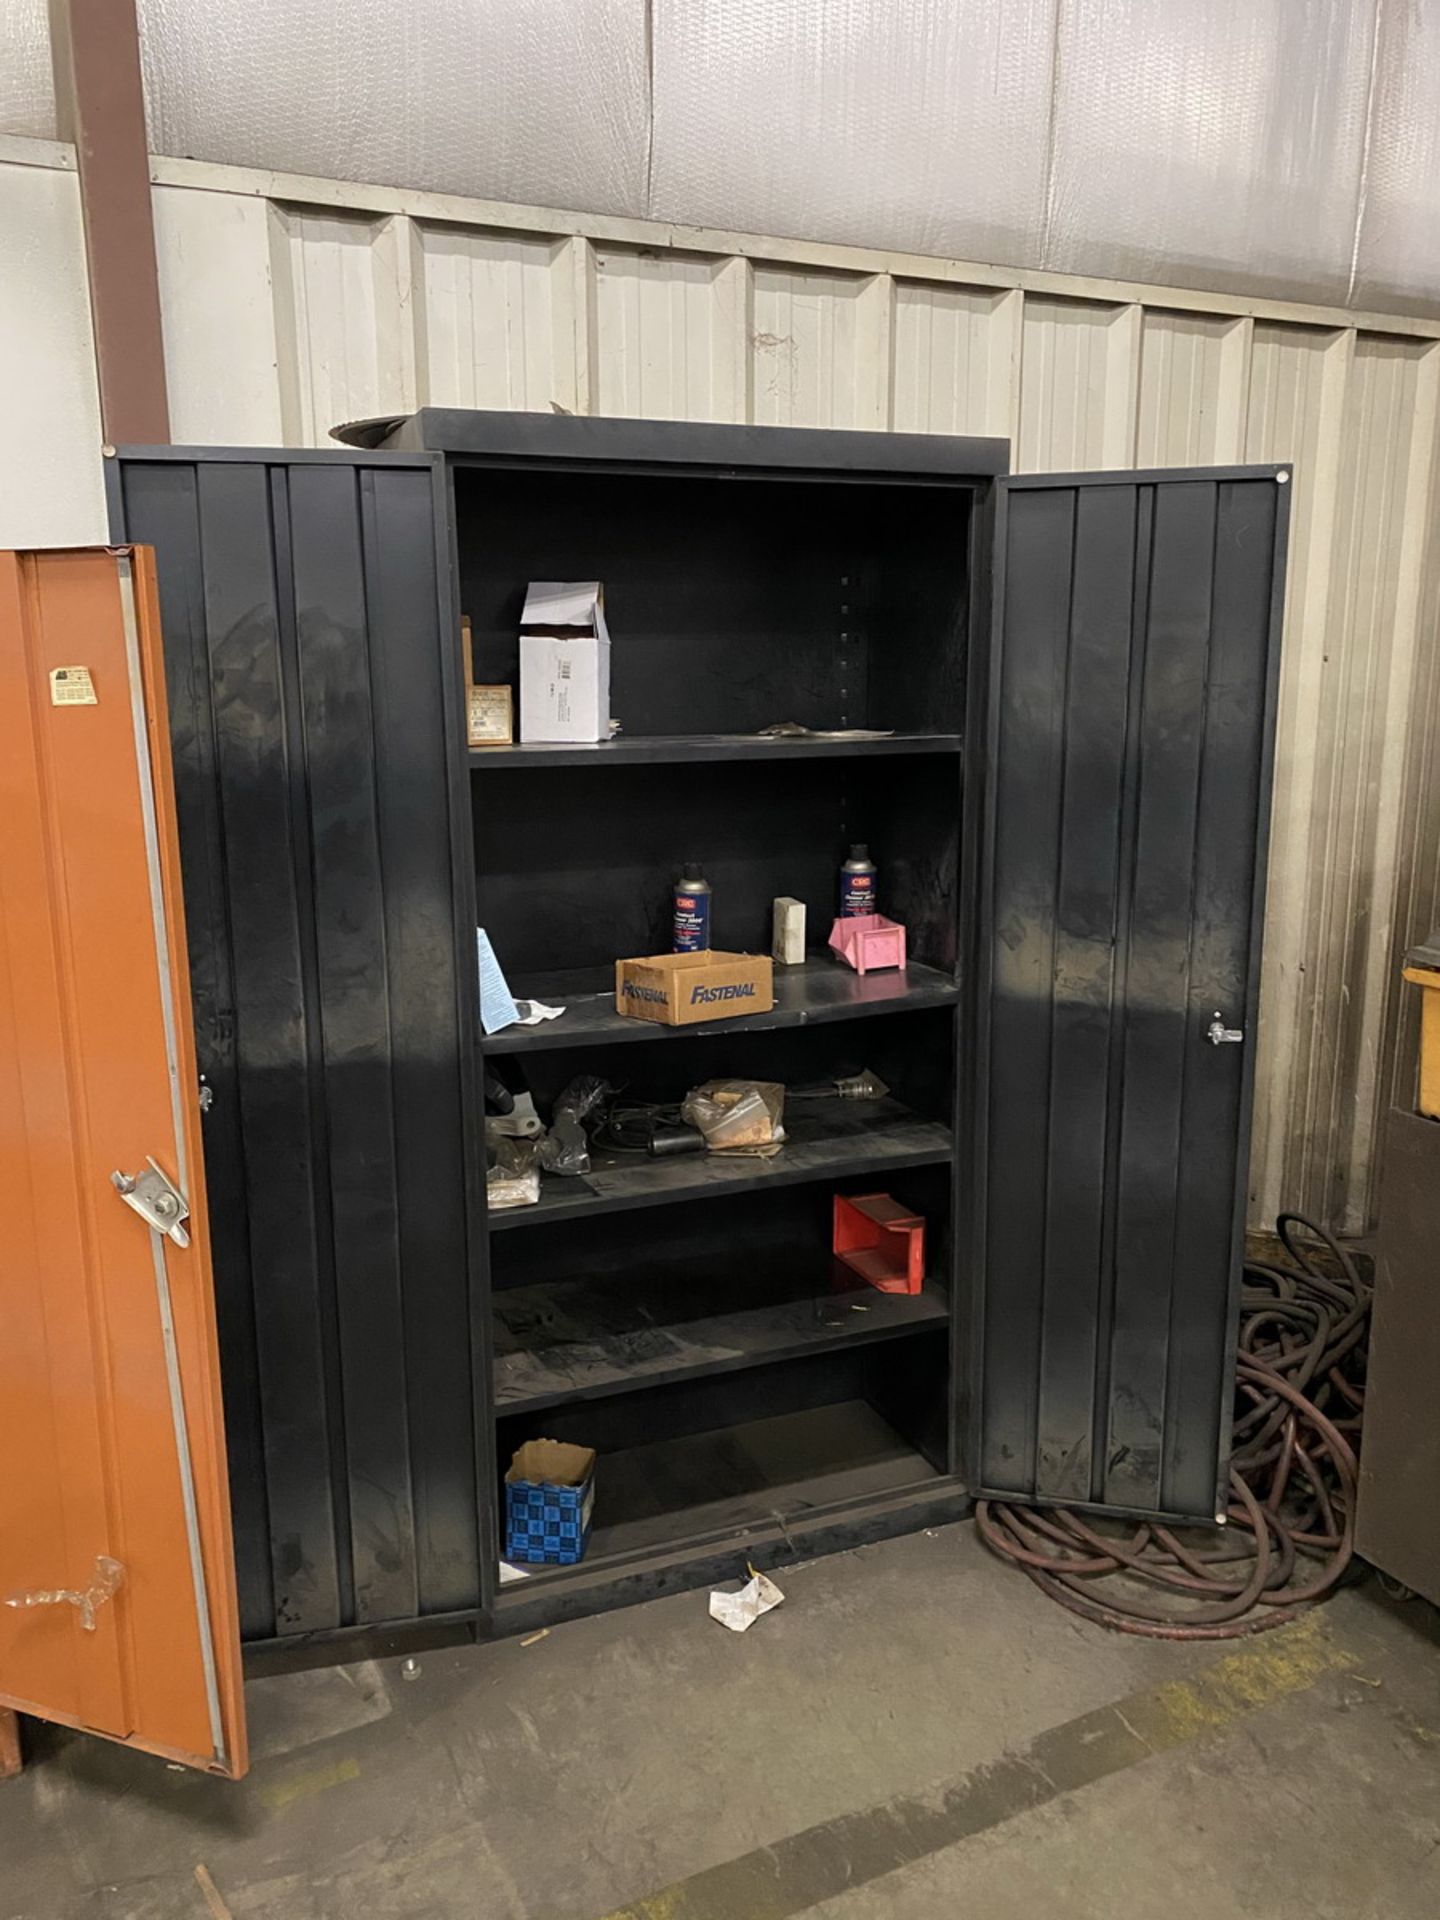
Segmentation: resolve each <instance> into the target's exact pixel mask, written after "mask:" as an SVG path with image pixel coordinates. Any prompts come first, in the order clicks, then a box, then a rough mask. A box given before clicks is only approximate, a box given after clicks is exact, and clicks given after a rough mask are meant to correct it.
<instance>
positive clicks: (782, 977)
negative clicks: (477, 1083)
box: [482, 955, 960, 1054]
mask: <svg viewBox="0 0 1440 1920" xmlns="http://www.w3.org/2000/svg"><path fill="white" fill-rule="evenodd" d="M535 997H536V998H538V999H541V1000H546V999H549V998H551V997H552V996H550V995H548V994H545V993H540V994H537V995H536V996H535ZM959 998H960V988H959V985H958V983H957V982H956V981H955V980H953V979H952V978H951V977H950V975H949V974H948V973H942V972H941V971H940V970H939V968H938V967H922V966H920V965H918V964H917V963H915V962H913V961H912V962H911V964H910V965H909V966H908V967H907V968H906V969H905V971H904V972H902V973H895V972H886V973H867V974H859V973H856V972H854V971H853V969H851V968H850V967H847V966H844V965H842V964H841V963H840V962H839V961H837V960H832V959H831V958H830V957H829V956H828V955H827V956H825V957H823V958H821V957H819V956H816V957H815V958H813V959H810V960H806V961H805V962H804V964H803V965H801V966H798V967H777V968H776V969H775V1005H774V1007H773V1008H772V1009H771V1011H770V1012H769V1013H755V1014H749V1015H745V1016H742V1017H741V1018H740V1019H738V1020H706V1021H703V1022H701V1023H699V1024H697V1025H695V1026H690V1027H667V1026H661V1025H660V1024H659V1023H658V1022H657V1021H654V1020H635V1019H632V1018H631V1017H630V1016H629V1015H628V1014H623V1013H617V1012H616V1010H615V994H614V990H613V988H612V987H607V988H606V990H605V991H604V992H603V993H584V994H577V995H575V996H574V997H573V998H568V999H566V1001H565V1012H564V1014H563V1015H562V1016H561V1018H560V1019H558V1020H546V1021H543V1022H542V1023H541V1025H539V1026H538V1027H506V1028H505V1029H504V1030H503V1031H502V1032H500V1033H492V1034H489V1035H487V1036H486V1038H485V1039H484V1041H483V1043H482V1044H483V1047H484V1051H485V1052H486V1053H488V1054H496V1053H545V1052H549V1051H551V1050H553V1049H555V1048H558V1047H596V1046H609V1045H612V1044H615V1043H620V1042H626V1043H628V1042H631V1041H637V1040H678V1039H682V1038H685V1037H687V1036H690V1037H694V1036H703V1035H706V1034H715V1033H744V1032H756V1033H765V1032H771V1031H773V1030H775V1029H776V1028H778V1027H806V1026H820V1025H822V1024H824V1023H825V1022H827V1021H832V1020H857V1019H861V1018H863V1017H864V1016H865V1015H867V1014H876V1013H903V1012H906V1011H909V1010H918V1009H921V1008H925V1007H944V1006H953V1005H954V1003H955V1002H956V1001H957V1000H958V999H959Z"/></svg>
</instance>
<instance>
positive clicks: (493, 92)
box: [138, 0, 650, 213]
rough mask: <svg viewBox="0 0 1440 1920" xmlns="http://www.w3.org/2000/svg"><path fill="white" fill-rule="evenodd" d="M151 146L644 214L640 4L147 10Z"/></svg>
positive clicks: (275, 2) (590, 1)
mask: <svg viewBox="0 0 1440 1920" xmlns="http://www.w3.org/2000/svg"><path fill="white" fill-rule="evenodd" d="M138 12H139V20H140V36H141V51H142V56H143V64H144V75H145V92H146V102H147V108H148V112H149V119H150V145H151V147H152V148H153V149H154V150H155V151H156V152H157V153H169V154H189V155H193V156H194V157H195V158H197V159H204V160H224V161H228V162H231V163H232V164H234V165H238V166H252V167H281V168H284V169H285V170H286V171H288V172H291V173H315V174H322V175H324V176H325V177H326V178H334V177H337V176H338V177H339V178H340V179H342V180H370V181H381V182H386V183H389V184H392V185H396V186H409V187H416V186H423V187H428V188H431V189H433V190H435V191H438V192H449V193H468V194H484V195H486V196H487V197H488V198H490V199H494V200H522V201H523V200H532V201H535V202H537V203H539V204H541V205H545V206H577V205H578V206H584V207H588V208H591V209H592V210H594V211H597V212H617V213H636V212H640V211H641V210H642V207H643V203H644V197H645V175H646V163H647V154H648V149H649V139H650V133H649V117H650V100H649V91H650V89H649V76H648V72H647V65H646V51H645V34H646V26H645V15H646V5H645V0H425V3H424V4H423V5H405V4H403V0H401V4H398V5H397V4H395V0H344V3H343V4H336V3H335V0H331V3H330V4H328V5H323V6H314V5H300V6H297V5H296V4H294V0H259V3H258V4H254V5H249V6H243V7H237V6H234V5H232V4H231V3H230V0H139V7H138Z"/></svg>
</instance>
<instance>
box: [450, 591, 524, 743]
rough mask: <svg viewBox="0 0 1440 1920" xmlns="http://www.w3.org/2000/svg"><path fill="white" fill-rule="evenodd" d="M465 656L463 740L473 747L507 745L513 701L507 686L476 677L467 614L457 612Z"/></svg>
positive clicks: (512, 735) (511, 730) (510, 737)
mask: <svg viewBox="0 0 1440 1920" xmlns="http://www.w3.org/2000/svg"><path fill="white" fill-rule="evenodd" d="M460 640H461V645H462V648H463V651H464V656H465V741H466V744H467V746H472V747H508V746H511V745H512V744H513V742H514V739H515V703H514V696H513V695H512V693H511V691H510V689H509V687H504V686H482V685H479V684H477V682H476V679H475V644H474V638H473V636H472V634H471V631H470V616H469V614H468V613H467V614H462V615H461V616H460Z"/></svg>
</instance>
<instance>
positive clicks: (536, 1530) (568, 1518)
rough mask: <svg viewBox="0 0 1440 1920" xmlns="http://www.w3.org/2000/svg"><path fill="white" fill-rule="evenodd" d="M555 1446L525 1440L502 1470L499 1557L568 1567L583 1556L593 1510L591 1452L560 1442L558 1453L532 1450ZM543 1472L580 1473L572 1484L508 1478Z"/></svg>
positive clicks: (523, 1563) (556, 1445)
mask: <svg viewBox="0 0 1440 1920" xmlns="http://www.w3.org/2000/svg"><path fill="white" fill-rule="evenodd" d="M559 1446H560V1443H558V1442H555V1441H547V1440H540V1441H529V1442H527V1444H526V1445H525V1446H524V1447H522V1448H521V1449H520V1450H519V1452H518V1453H517V1454H516V1455H515V1459H514V1461H513V1463H512V1464H511V1468H510V1472H509V1474H507V1475H506V1479H505V1558H506V1559H507V1560H509V1561H511V1562H513V1563H514V1564H515V1565H516V1566H531V1567H534V1566H552V1567H573V1566H574V1565H575V1563H576V1562H577V1561H578V1560H581V1559H583V1558H584V1556H585V1547H586V1544H587V1542H588V1541H589V1538H590V1522H591V1519H592V1516H593V1514H594V1511H595V1455H594V1453H593V1452H592V1451H591V1450H590V1449H589V1448H588V1447H565V1448H564V1449H563V1456H562V1454H561V1453H560V1452H559V1451H557V1452H555V1453H553V1454H548V1455H547V1454H541V1453H539V1452H537V1451H536V1450H538V1449H551V1448H556V1449H558V1448H559ZM587 1462H588V1464H586V1463H587ZM582 1469H583V1473H582ZM546 1471H550V1472H557V1473H558V1472H564V1473H565V1476H566V1478H569V1477H570V1476H571V1475H572V1474H582V1477H580V1478H577V1479H576V1482H575V1484H574V1485H572V1486H567V1485H563V1484H561V1483H560V1481H559V1480H558V1479H553V1480H552V1479H532V1478H528V1477H520V1478H516V1477H513V1476H516V1475H517V1474H518V1475H522V1476H524V1475H528V1474H533V1473H536V1472H546Z"/></svg>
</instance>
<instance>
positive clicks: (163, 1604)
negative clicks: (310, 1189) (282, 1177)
mask: <svg viewBox="0 0 1440 1920" xmlns="http://www.w3.org/2000/svg"><path fill="white" fill-rule="evenodd" d="M169 752H170V748H169V731H168V727H167V722H166V714H165V688H164V678H163V672H162V668H161V655H160V643H159V620H158V615H157V612H156V599H155V584H154V577H153V572H152V565H151V557H150V555H149V553H148V552H147V551H146V550H144V549H134V550H106V549H103V548H95V549H84V550H75V551H58V552H50V553H22V554H15V553H5V554H0V818H3V821H4V830H3V833H0V1148H3V1151H0V1462H3V1465H0V1707H7V1708H15V1709H18V1710H19V1711H20V1712H21V1713H26V1714H35V1715H38V1716H40V1717H41V1718H44V1719H50V1720H57V1721H60V1722H62V1723H63V1724H64V1725H66V1726H71V1727H77V1728H81V1729H84V1730H86V1731H88V1732H92V1733H98V1734H102V1735H104V1736H105V1737H107V1738H109V1739H112V1740H117V1741H121V1742H124V1743H126V1744H128V1745H131V1746H137V1747H143V1748H146V1749H147V1750H149V1751H151V1752H154V1753H159V1754H163V1755H164V1756H165V1757H166V1758H167V1759H171V1760H177V1761H183V1762H185V1763H187V1764H189V1765H192V1766H197V1767H203V1768H206V1769H208V1770H209V1771H211V1772H215V1773H222V1774H229V1775H238V1774H241V1773H243V1772H244V1771H245V1765H246V1752H245V1723H244V1716H243V1710H242V1706H241V1673H240V1650H239V1634H238V1628H237V1622H236V1598H235V1575H234V1566H233V1558H232V1553H231V1544H230V1519H229V1496H228V1490H227V1486H226V1472H225V1443H224V1435H223V1429H222V1422H221V1402H220V1378H219V1361H218V1356H217V1352H216V1342H215V1322H214V1304H213V1298H212V1292H211V1278H210V1248H209V1240H208V1235H207V1222H206V1210H205V1182H204V1166H203V1160H202V1155H201V1142H200V1085H199V1081H198V1077H197V1072H196V1067H195V1052H194V1043H193V1039H192V1032H191V1014H190V990H189V972H188V967H187V964H186V952H185V930H184V923H183V918H182V912H181V905H180V884H179V881H180V876H179V861H178V855H177V851H176V836H175V821H174V806H173V799H172V794H171V786H170V772H169Z"/></svg>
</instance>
